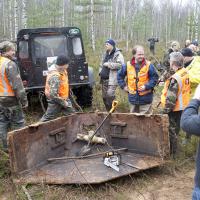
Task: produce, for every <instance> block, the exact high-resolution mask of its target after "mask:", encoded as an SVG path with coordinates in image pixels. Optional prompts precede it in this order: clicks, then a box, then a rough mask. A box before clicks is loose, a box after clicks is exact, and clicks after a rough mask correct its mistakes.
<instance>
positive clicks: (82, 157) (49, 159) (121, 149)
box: [47, 148, 128, 162]
mask: <svg viewBox="0 0 200 200" xmlns="http://www.w3.org/2000/svg"><path fill="white" fill-rule="evenodd" d="M127 150H128V149H127V148H120V149H112V150H110V151H113V152H119V151H127ZM110 151H104V152H99V153H93V154H90V155H87V156H71V157H67V156H63V157H59V158H48V159H47V161H48V162H52V161H56V160H71V159H84V158H91V157H95V156H100V155H104V154H106V153H109V152H110Z"/></svg>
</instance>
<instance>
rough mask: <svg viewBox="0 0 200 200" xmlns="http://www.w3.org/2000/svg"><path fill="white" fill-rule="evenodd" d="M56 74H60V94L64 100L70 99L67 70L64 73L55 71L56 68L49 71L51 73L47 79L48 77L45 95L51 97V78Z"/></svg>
mask: <svg viewBox="0 0 200 200" xmlns="http://www.w3.org/2000/svg"><path fill="white" fill-rule="evenodd" d="M54 75H57V76H59V79H60V86H59V89H58V96H59V97H61V98H62V99H64V100H66V99H68V97H69V83H68V75H67V71H65V72H63V73H61V72H58V71H55V70H54V71H51V72H49V74H48V75H47V79H46V86H45V95H46V96H47V97H48V98H51V97H50V86H49V79H50V78H51V77H52V76H54Z"/></svg>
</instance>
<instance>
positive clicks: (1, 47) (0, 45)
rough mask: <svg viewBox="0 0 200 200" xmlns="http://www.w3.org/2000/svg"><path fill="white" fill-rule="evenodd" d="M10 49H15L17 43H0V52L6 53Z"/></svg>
mask: <svg viewBox="0 0 200 200" xmlns="http://www.w3.org/2000/svg"><path fill="white" fill-rule="evenodd" d="M10 49H15V45H14V44H13V43H12V42H10V41H4V42H1V43H0V52H1V53H5V52H7V51H9V50H10Z"/></svg>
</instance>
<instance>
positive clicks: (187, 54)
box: [181, 48, 193, 57]
mask: <svg viewBox="0 0 200 200" xmlns="http://www.w3.org/2000/svg"><path fill="white" fill-rule="evenodd" d="M181 54H182V55H183V56H184V57H192V56H193V53H192V50H191V49H190V48H183V49H182V50H181Z"/></svg>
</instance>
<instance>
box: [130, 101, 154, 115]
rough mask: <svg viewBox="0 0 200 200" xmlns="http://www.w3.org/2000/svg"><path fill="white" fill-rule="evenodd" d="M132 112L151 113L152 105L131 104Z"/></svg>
mask: <svg viewBox="0 0 200 200" xmlns="http://www.w3.org/2000/svg"><path fill="white" fill-rule="evenodd" d="M130 113H140V114H151V113H152V106H151V103H150V104H145V105H133V104H131V105H130Z"/></svg>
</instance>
